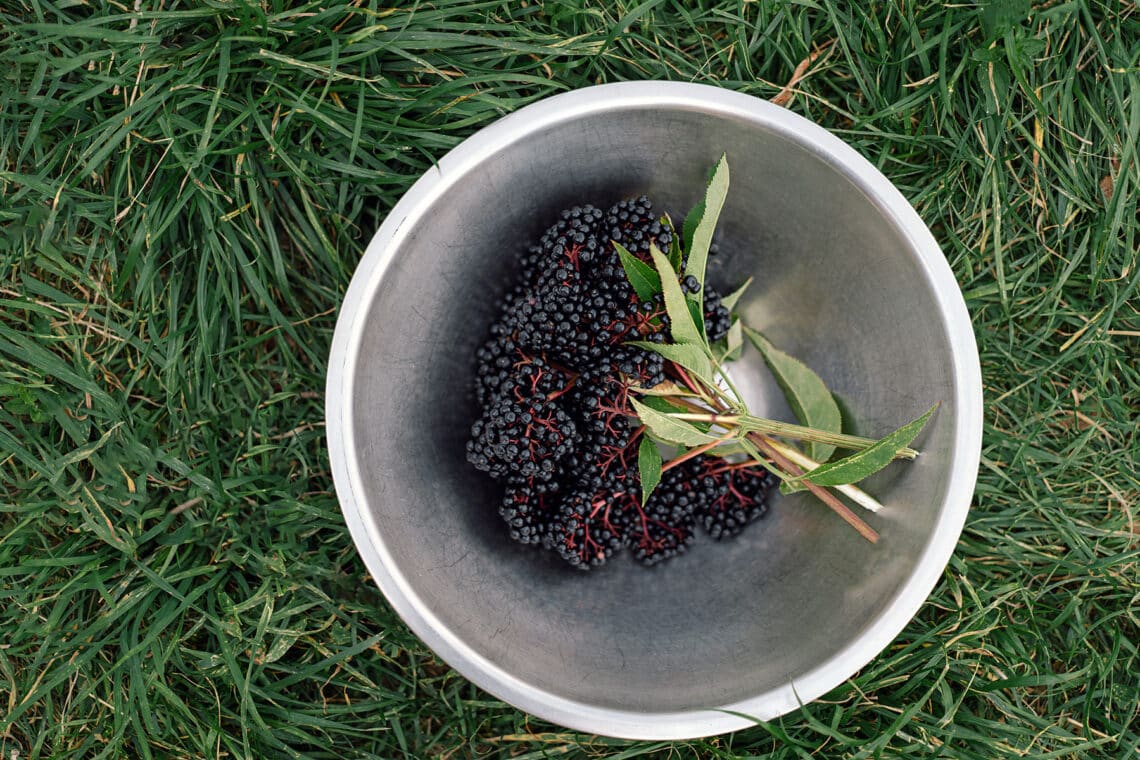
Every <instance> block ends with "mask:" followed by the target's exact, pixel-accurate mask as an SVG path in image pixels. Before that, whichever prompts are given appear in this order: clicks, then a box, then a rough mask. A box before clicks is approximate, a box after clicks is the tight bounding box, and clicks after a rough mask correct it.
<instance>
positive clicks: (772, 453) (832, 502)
mask: <svg viewBox="0 0 1140 760" xmlns="http://www.w3.org/2000/svg"><path fill="white" fill-rule="evenodd" d="M748 440H750V441H751V442H752V443H754V444H755V445H756V447H757V448H759V449H760V451H762V452H763V453H764V454H766V455H767V456H769V457H771V458H772V461H774V462H775V463H776V464H778V465H779V466H780V467H782V468H783V469H785V470H787V471H788V472H789V473H791V474H792V475H802V474H803V470H802V469H801V468H800V467H799V466H797V465H796V464H795V463H794V462H792V461H791V460H790V459H788V458H787V457H785V456H784V455H783V454H781V453H780V452H778V451H776V449H774V448H773V447H772V446H771V440H770V439H769V438H767V437H765V436H763V435H760V434H759V433H749V434H748ZM802 483H803V485H804V486H805V487H806V488H807V489H808V490H809V491H811V493H812V495H813V496H815V497H816V498H817V499H819V500H820V501H822V502H823V503H824V504H826V505H827V506H829V507H831V509H832V511H833V512H835V513H836V514H837V515H839V516H840V517H842V518H843V519H844V520H845V521H846V522H847V524H848V525H850V526H851V527H852V528H854V529H855V530H857V531H859V535H861V536H862V537H863V538H865V539H867V540H868V541H870V542H871V543H877V542H878V540H879V534H878V533H876V532H875V530H874V528H872V527H871V526H870V525H868V524H867V523H865V522H863V521H862V520H860V519H859V516H858V515H857V514H855V513H854V512H852V511H851V510H850V509H849V508H848V507H847V505H846V504H844V503H843V502H841V501H840V500H839V499H837V498H835V497H834V496H833V495H831V494H830V493H829V492H828V491H826V490H825V489H824V488H823V487H822V486H817V485H816V484H815V483H812V482H811V481H809V480H805V481H802Z"/></svg>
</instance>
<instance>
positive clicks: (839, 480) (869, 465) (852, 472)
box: [800, 404, 938, 486]
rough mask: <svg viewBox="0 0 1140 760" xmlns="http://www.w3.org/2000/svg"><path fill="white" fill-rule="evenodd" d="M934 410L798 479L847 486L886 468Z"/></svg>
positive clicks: (936, 405)
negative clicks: (869, 444) (860, 449)
mask: <svg viewBox="0 0 1140 760" xmlns="http://www.w3.org/2000/svg"><path fill="white" fill-rule="evenodd" d="M937 408H938V404H935V405H934V406H932V407H930V409H928V410H927V412H926V414H924V415H922V416H921V417H919V418H918V419H916V420H914V421H912V422H908V423H907V424H905V425H903V426H902V427H900V428H899V429H898V430H896V431H895V432H893V433H891V434H890V435H888V436H885V437H883V438H881V439H879V441H878V442H877V443H875V444H874V445H873V446H870V447H868V448H865V449H863V450H862V451H857V452H855V453H854V454H851V455H850V456H846V457H844V458H842V459H838V460H836V461H834V462H831V463H829V464H825V465H822V466H821V467H816V468H815V469H814V470H812V471H811V472H809V473H806V474H805V475H804V476H803V477H802V478H800V479H801V480H810V481H811V482H812V483H815V484H816V485H820V486H842V485H846V484H847V483H858V482H859V481H860V480H862V479H863V478H865V477H867V476H869V475H873V474H874V473H876V472H878V471H879V470H881V469H883V468H884V467H886V466H887V465H888V464H890V463H891V462H892V461H893V460H894V458H895V454H896V453H897V452H898V450H899V449H901V448H903V447H904V446H909V445H910V442H911V441H913V440H914V439H915V437H916V436H917V435H918V434H919V432H920V431H921V430H922V428H923V427H925V426H926V421H927V420H929V419H930V415H932V414H934V410H935V409H937Z"/></svg>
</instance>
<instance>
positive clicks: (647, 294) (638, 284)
mask: <svg viewBox="0 0 1140 760" xmlns="http://www.w3.org/2000/svg"><path fill="white" fill-rule="evenodd" d="M613 244H614V249H615V250H616V251H617V253H618V258H619V259H621V266H622V268H623V269H625V276H626V279H628V280H629V284H630V285H632V286H633V292H635V293H637V297H638V298H639V299H641V300H642V301H649V300H652V298H653V296H655V295H657V294H658V293H660V292H661V278H660V277H658V276H657V272H655V271H653V267H651V266H649V265H648V264H646V263H645V262H644V261H642V260H641V259H639V258H637V257H636V256H634V255H633V254H632V253H630V252H629V251H628V250H626V248H625V246H623V245H622V244H621V243H619V242H617V241H616V240H615V241H613Z"/></svg>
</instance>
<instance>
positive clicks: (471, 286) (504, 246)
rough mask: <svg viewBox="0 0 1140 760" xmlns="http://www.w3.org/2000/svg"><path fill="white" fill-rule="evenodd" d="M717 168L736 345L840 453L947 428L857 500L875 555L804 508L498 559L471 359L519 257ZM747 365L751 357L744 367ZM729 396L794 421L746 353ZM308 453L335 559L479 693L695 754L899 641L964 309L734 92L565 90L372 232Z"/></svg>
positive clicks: (931, 259)
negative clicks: (611, 552) (906, 431)
mask: <svg viewBox="0 0 1140 760" xmlns="http://www.w3.org/2000/svg"><path fill="white" fill-rule="evenodd" d="M722 152H727V154H728V158H729V163H730V166H731V169H732V187H731V189H730V191H729V196H728V202H727V205H726V207H725V210H724V213H723V214H722V217H721V226H720V238H719V241H720V249H721V251H722V253H721V254H719V255H718V256H717V257H716V259H715V260H716V262H717V263H716V265H715V266H714V267H713V268H712V269H711V273H710V279H712V280H713V281H715V282H717V283H719V284H720V285H721V287H722V288H728V287H734V286H735V285H737V284H739V282H741V281H742V280H743V279H744V278H745V277H746V276H748V275H755V277H756V283H755V284H754V285H753V287H752V288H751V289H750V292H749V295H748V297H747V299H746V301H745V302H743V303H742V308H741V311H742V313H743V314H744V315H745V317H746V319H747V321H748V322H749V324H752V325H754V326H756V327H758V328H760V329H762V330H763V331H765V332H766V333H767V334H768V335H769V337H770V338H771V339H772V340H773V341H774V342H775V343H776V344H777V345H780V346H782V347H783V348H784V349H785V350H787V351H789V352H791V353H793V354H795V355H797V356H799V357H800V358H802V359H803V360H805V361H806V362H807V363H808V364H809V365H810V366H812V367H814V368H815V369H816V370H817V371H818V372H819V373H820V374H821V375H822V376H823V377H824V379H825V380H826V381H827V383H828V385H829V386H830V387H831V388H832V389H833V390H834V392H835V394H836V395H837V397H838V398H839V400H840V403H841V406H842V407H844V410H845V412H846V413H847V414H846V416H847V419H848V422H849V427H850V430H851V431H852V432H857V433H859V434H864V435H882V434H884V433H885V432H887V431H889V430H890V429H893V428H894V427H895V426H897V425H899V424H901V423H902V422H904V421H906V420H909V419H911V418H913V417H915V416H917V415H918V414H920V413H922V412H923V411H924V410H925V409H926V408H927V407H928V406H929V405H930V404H931V403H933V402H934V401H938V400H940V401H941V402H942V406H941V408H940V410H939V411H938V413H937V414H936V416H935V417H934V419H933V420H932V422H931V424H930V425H929V426H928V427H927V429H926V431H924V434H923V436H922V437H921V438H920V439H919V440H918V443H917V444H916V445H917V446H919V447H920V448H921V449H922V451H923V454H922V456H921V457H919V459H918V460H917V461H915V462H913V463H899V464H895V465H892V466H891V467H889V468H888V469H887V470H885V471H883V472H882V473H880V474H879V475H877V476H875V477H874V478H872V479H871V480H870V481H869V482H868V483H867V485H866V487H867V490H868V491H870V492H872V493H874V494H876V495H877V496H878V497H879V498H880V499H881V500H882V501H883V502H884V503H885V505H886V508H885V509H884V510H883V511H882V512H880V513H879V514H878V515H870V516H868V522H870V523H871V524H872V525H873V526H874V527H875V528H876V529H878V530H879V532H880V533H881V536H882V538H881V540H880V542H879V543H878V544H877V545H871V544H869V543H867V542H866V541H865V540H864V539H863V538H861V537H860V536H859V535H858V534H857V533H856V532H855V531H854V530H852V529H851V528H850V527H848V526H847V525H846V524H845V523H843V522H842V521H841V520H840V519H839V518H837V517H836V516H835V515H834V514H832V513H831V512H830V511H829V510H828V509H827V508H826V507H825V506H823V505H822V504H820V503H818V502H816V501H814V500H813V499H812V497H810V496H806V495H802V494H800V495H796V496H791V497H785V498H779V497H777V498H776V499H775V500H774V503H773V507H772V510H771V512H770V514H769V515H768V516H767V517H766V518H764V519H763V520H761V521H758V522H757V523H755V524H753V525H751V526H749V528H748V529H746V530H745V531H744V533H743V534H742V535H741V536H739V537H738V538H736V539H734V540H732V541H726V542H724V543H719V544H718V543H714V542H712V541H711V540H701V539H698V541H697V543H696V544H694V545H693V546H692V547H690V550H689V552H688V553H687V554H686V555H685V556H683V557H680V558H677V559H674V560H671V561H668V562H665V563H662V564H661V565H659V566H657V567H654V568H651V569H646V568H644V567H642V566H640V565H637V564H635V563H634V562H633V561H632V560H631V559H629V558H628V557H623V556H620V555H619V556H617V557H615V558H614V559H612V560H611V561H610V562H609V563H608V564H607V565H606V566H605V567H603V568H601V569H600V570H599V571H595V572H590V573H582V572H579V571H575V570H572V569H570V568H569V567H567V566H566V565H565V564H564V563H562V562H561V561H560V560H559V559H558V558H557V557H555V556H552V555H549V554H547V553H543V552H540V551H534V550H530V549H528V548H525V547H521V546H518V545H516V544H513V543H511V541H510V540H509V539H508V537H507V535H506V530H505V528H504V526H503V524H502V523H501V522H500V520H499V517H498V515H497V513H496V508H497V504H498V499H499V497H500V492H499V491H498V489H497V487H496V486H495V485H494V484H493V483H491V482H490V481H489V480H488V479H487V478H486V477H485V476H484V475H483V474H482V473H479V472H476V471H475V470H474V469H473V468H472V467H471V466H470V465H469V464H468V463H467V462H466V461H465V459H464V443H465V440H466V438H467V433H468V428H469V426H470V423H471V422H472V421H473V420H474V419H475V416H476V413H477V412H476V407H475V403H474V399H473V393H472V377H473V369H474V368H473V365H474V353H475V350H476V348H477V346H478V345H479V344H480V343H481V342H482V341H483V340H484V339H485V337H486V330H487V328H488V325H489V324H490V321H491V320H492V318H493V317H494V315H495V307H496V301H497V300H498V298H499V296H500V295H501V294H502V293H503V292H504V291H505V290H506V289H507V288H508V287H509V283H510V281H511V279H512V277H513V274H514V267H515V261H516V257H517V255H518V254H519V253H520V251H521V250H522V249H523V248H524V247H525V246H526V245H527V244H528V243H529V242H530V241H533V240H534V239H536V238H537V236H538V235H539V234H541V231H542V230H543V229H544V228H545V227H546V226H547V225H549V224H550V223H551V222H552V221H553V220H554V219H555V218H556V214H557V212H558V211H559V210H560V209H562V208H564V207H567V206H569V205H574V204H578V203H584V202H591V203H593V204H595V205H598V206H603V207H605V206H606V205H608V204H610V203H612V202H614V201H616V200H619V199H621V198H623V197H628V196H632V195H637V194H641V193H647V194H648V195H649V196H650V198H651V199H653V201H654V202H655V204H656V206H655V207H656V208H657V209H658V210H667V211H670V212H672V214H673V216H674V217H675V218H677V217H679V216H682V215H683V214H684V213H685V211H686V210H687V209H688V208H689V207H690V206H691V205H692V204H693V203H694V202H695V201H696V200H697V199H698V198H699V197H700V195H701V193H702V192H703V183H704V180H705V177H706V173H707V171H708V169H709V167H711V166H712V165H713V164H714V163H715V162H716V160H717V159H718V158H719V156H720V155H721V153H722ZM754 353H755V352H753V354H754ZM735 377H736V378H737V379H738V380H740V381H741V382H742V383H743V384H745V385H746V386H747V388H748V390H747V394H748V395H749V397H750V403H751V405H752V407H753V408H754V410H755V411H756V412H757V413H760V414H768V415H775V416H783V417H784V418H785V419H791V417H790V416H788V411H787V409H786V408H785V407H784V406H783V401H782V399H781V395H780V393H779V391H778V389H777V388H776V386H775V385H774V383H773V382H772V380H771V379H770V378H769V377H768V375H767V373H766V371H765V370H764V369H763V367H762V365H761V364H759V363H758V362H757V360H756V359H755V358H753V359H751V360H748V361H745V362H742V366H740V367H738V368H737V369H736V370H735ZM327 393H328V396H327V422H328V441H329V452H330V456H331V458H332V467H333V474H334V476H335V481H336V489H337V494H338V496H339V499H340V504H341V507H342V509H343V511H344V516H345V519H346V521H347V523H348V527H349V529H350V531H351V533H352V537H353V540H354V541H355V542H356V546H357V549H358V550H359V552H360V554H361V556H362V557H363V559H364V562H365V564H366V565H367V566H368V569H369V571H370V572H371V573H372V575H373V577H374V578H375V579H376V582H377V584H378V585H379V586H380V588H381V590H382V591H383V592H384V594H385V595H386V596H387V598H388V600H389V601H390V602H391V604H392V606H393V607H394V608H395V609H396V610H397V612H399V614H400V615H401V616H402V617H403V618H404V620H405V621H406V622H407V624H408V626H409V627H410V628H411V629H412V630H413V631H415V632H416V634H418V635H419V636H420V637H421V638H422V639H423V640H424V641H425V642H426V643H427V644H428V645H429V646H430V647H431V648H432V649H434V650H435V651H436V652H437V653H438V654H439V656H440V657H442V658H443V659H444V660H446V661H447V662H448V663H449V664H450V665H451V666H453V667H454V668H455V669H456V670H458V671H459V672H460V673H462V674H463V675H465V676H466V677H468V678H469V679H471V680H472V681H473V682H475V683H476V684H478V685H479V686H481V687H482V688H484V689H486V690H487V691H489V692H491V693H492V694H494V695H496V696H498V697H500V698H502V699H504V700H506V701H508V702H510V703H511V704H513V705H516V706H517V707H519V708H521V709H523V710H526V711H528V712H530V713H533V714H534V715H537V716H539V717H541V718H545V719H547V720H550V721H553V722H555V723H560V724H562V725H565V726H569V727H571V728H575V729H580V730H583V731H589V732H594V733H599V734H607V735H611V736H619V737H628V738H639V739H679V738H689V737H699V736H708V735H712V734H717V733H722V732H726V731H732V730H735V729H739V728H742V727H745V726H747V725H749V721H748V720H747V719H745V718H743V717H739V716H737V715H734V714H733V713H742V714H745V715H749V716H753V717H755V718H758V719H771V718H773V717H776V716H779V715H782V714H784V713H787V712H790V711H792V710H794V709H796V708H797V707H798V706H799V704H801V703H806V702H808V701H810V700H812V699H815V698H816V697H819V696H820V695H822V694H824V693H825V692H827V691H828V690H830V689H832V688H834V687H835V686H837V685H839V684H841V683H842V682H843V681H844V680H845V679H847V678H849V677H851V676H852V674H854V673H855V672H856V671H857V670H858V669H859V668H860V667H862V666H863V665H865V664H866V663H867V662H868V661H870V660H871V658H872V657H874V656H875V655H876V654H877V653H878V652H879V651H880V650H882V649H883V648H884V647H885V646H886V645H887V644H888V643H890V641H891V640H892V639H893V638H894V637H895V636H897V635H898V633H899V632H900V631H901V630H902V629H903V627H904V626H905V625H906V624H907V622H908V621H909V620H910V619H911V617H912V616H913V615H914V614H915V612H916V611H917V610H918V609H919V607H920V606H921V605H922V603H923V601H924V600H925V598H926V597H927V595H929V593H930V591H931V590H932V588H933V587H934V584H935V583H936V582H937V580H938V578H939V576H940V574H941V573H942V570H943V568H944V567H945V566H946V563H947V561H948V559H949V557H950V554H951V552H952V551H953V549H954V545H955V543H956V541H957V539H958V536H959V533H960V532H961V529H962V525H963V522H964V520H965V517H966V511H967V508H968V507H969V503H970V498H971V495H972V493H973V489H974V482H975V478H976V475H977V467H978V460H979V453H980V448H981V429H982V426H981V412H982V393H981V377H980V371H979V364H978V356H977V349H976V346H975V343H974V337H973V332H972V330H971V326H970V319H969V315H968V314H967V312H966V308H965V304H964V302H963V300H962V296H961V293H960V291H959V289H958V287H957V284H956V283H955V280H954V277H953V275H952V274H951V271H950V268H949V267H948V266H947V264H946V261H945V259H944V257H943V255H942V252H941V250H940V249H939V247H938V244H937V243H936V242H935V240H934V238H933V237H932V236H931V234H930V232H929V230H928V229H927V228H926V226H925V225H924V224H923V223H922V220H921V219H919V217H918V215H917V214H916V213H915V212H914V210H913V209H912V208H911V207H910V205H909V204H908V203H907V201H906V200H905V199H904V198H903V196H902V195H901V194H900V193H899V192H898V191H897V190H896V189H895V188H894V187H893V186H892V185H891V183H890V182H889V181H888V180H887V179H886V178H885V177H883V175H882V174H880V173H879V172H878V171H876V170H875V168H874V167H872V166H871V164H870V163H868V162H867V161H866V160H864V159H863V158H861V157H860V156H859V155H858V154H857V153H855V151H854V150H852V149H851V148H850V147H848V146H847V145H846V144H844V143H843V142H842V141H840V140H839V139H838V138H836V137H834V136H833V135H831V134H830V133H828V132H827V131H825V130H823V129H821V128H820V127H818V126H815V125H814V124H812V123H811V122H809V121H807V120H805V119H803V118H801V117H799V116H796V115H795V114H793V113H791V112H789V111H786V110H784V109H782V108H778V107H776V106H774V105H771V104H769V103H767V102H764V101H762V100H758V99H756V98H753V97H749V96H745V95H741V94H738V93H733V92H730V91H726V90H721V89H717V88H714V87H708V86H703V85H694V84H678V83H667V82H638V83H627V84H614V85H604V86H599V87H591V88H587V89H583V90H579V91H576V92H571V93H568V94H565V95H559V96H557V97H552V98H549V99H547V100H543V101H541V102H539V103H536V104H534V105H531V106H529V107H527V108H524V109H522V110H520V111H518V112H517V113H515V114H513V115H511V116H508V117H506V118H504V119H502V120H500V121H498V122H496V123H494V124H492V125H491V126H489V127H487V128H486V129H484V130H482V131H481V132H479V133H478V134H476V135H474V136H473V137H471V138H470V139H468V140H466V141H465V142H463V143H462V144H461V145H460V146H459V147H457V148H455V149H454V150H453V151H451V152H450V153H448V154H447V155H446V156H444V157H443V159H442V160H440V162H439V165H438V166H437V167H435V168H433V169H431V170H429V171H428V172H427V173H426V174H425V175H424V176H423V177H422V178H420V180H419V181H418V182H416V184H415V185H414V186H413V187H412V188H411V190H409V191H408V193H407V194H406V195H405V196H404V198H403V199H402V200H401V201H400V202H399V203H398V204H397V205H396V207H395V208H394V209H393V210H392V212H391V214H390V215H389V216H388V218H387V219H386V220H385V222H384V224H383V225H382V226H381V227H380V229H379V231H378V232H377V233H376V236H375V237H374V238H373V239H372V242H371V244H370V245H369V246H368V249H367V251H366V253H365V255H364V258H363V260H362V261H361V263H360V266H359V267H358V269H357V270H356V273H355V275H354V276H353V279H352V283H351V285H350V286H349V289H348V292H347V294H346V296H345V300H344V304H343V306H342V308H341V312H340V318H339V321H338V323H337V327H336V334H335V337H334V339H333V347H332V354H331V357H330V363H329V374H328V388H327Z"/></svg>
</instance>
